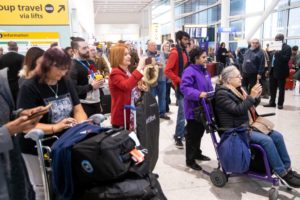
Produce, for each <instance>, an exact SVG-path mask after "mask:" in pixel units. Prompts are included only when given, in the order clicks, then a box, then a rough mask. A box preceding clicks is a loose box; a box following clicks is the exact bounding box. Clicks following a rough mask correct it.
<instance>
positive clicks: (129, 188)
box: [82, 173, 167, 200]
mask: <svg viewBox="0 0 300 200" xmlns="http://www.w3.org/2000/svg"><path fill="white" fill-rule="evenodd" d="M157 178H158V175H156V174H152V173H149V174H147V175H146V176H144V177H138V176H137V177H131V178H126V179H124V180H122V181H120V182H114V183H109V184H105V185H100V186H97V187H94V188H92V189H89V190H87V191H86V192H85V193H84V195H83V198H82V199H83V200H167V198H166V197H165V195H164V193H163V191H162V189H161V186H160V184H159V182H158V180H157Z"/></svg>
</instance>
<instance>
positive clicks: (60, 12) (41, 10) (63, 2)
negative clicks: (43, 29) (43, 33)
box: [0, 0, 69, 25]
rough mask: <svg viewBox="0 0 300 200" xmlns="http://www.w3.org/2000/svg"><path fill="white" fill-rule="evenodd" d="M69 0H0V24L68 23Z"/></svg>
mask: <svg viewBox="0 0 300 200" xmlns="http://www.w3.org/2000/svg"><path fill="white" fill-rule="evenodd" d="M67 2H68V0H47V1H46V0H0V25H68V24H69V19H68V4H67Z"/></svg>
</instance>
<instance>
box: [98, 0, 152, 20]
mask: <svg viewBox="0 0 300 200" xmlns="http://www.w3.org/2000/svg"><path fill="white" fill-rule="evenodd" d="M154 1H156V0H94V9H95V17H97V14H98V13H138V12H141V11H142V10H143V9H144V8H146V7H147V6H148V5H149V4H150V3H152V2H154Z"/></svg>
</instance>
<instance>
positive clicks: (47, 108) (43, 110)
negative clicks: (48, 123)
mask: <svg viewBox="0 0 300 200" xmlns="http://www.w3.org/2000/svg"><path fill="white" fill-rule="evenodd" d="M50 107H51V104H49V105H47V106H45V107H44V108H43V109H42V110H40V111H38V112H36V113H33V114H31V115H30V116H28V119H29V120H30V119H33V118H36V117H39V116H42V115H44V114H46V113H48V112H49V108H50Z"/></svg>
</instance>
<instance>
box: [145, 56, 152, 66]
mask: <svg viewBox="0 0 300 200" xmlns="http://www.w3.org/2000/svg"><path fill="white" fill-rule="evenodd" d="M151 64H152V58H151V57H148V58H146V60H145V65H151Z"/></svg>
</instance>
